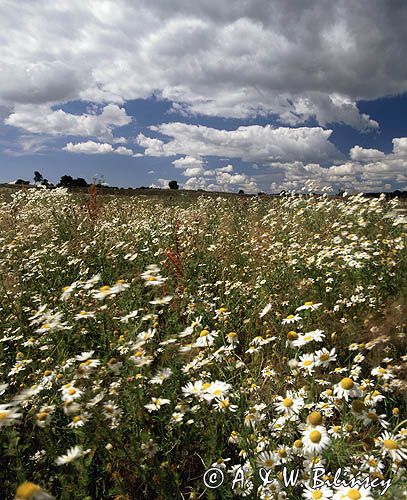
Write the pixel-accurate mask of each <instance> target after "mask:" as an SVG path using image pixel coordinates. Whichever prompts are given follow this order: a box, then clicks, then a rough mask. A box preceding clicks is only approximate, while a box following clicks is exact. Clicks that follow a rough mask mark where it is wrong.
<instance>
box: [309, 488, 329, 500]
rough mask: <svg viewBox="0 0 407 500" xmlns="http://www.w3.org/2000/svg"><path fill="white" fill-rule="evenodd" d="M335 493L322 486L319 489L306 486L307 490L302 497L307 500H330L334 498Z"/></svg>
mask: <svg viewBox="0 0 407 500" xmlns="http://www.w3.org/2000/svg"><path fill="white" fill-rule="evenodd" d="M332 495H333V491H332V490H331V489H329V488H328V487H327V486H321V487H320V488H318V489H312V488H311V487H310V486H308V485H305V490H304V492H303V494H302V496H303V497H304V498H305V499H306V500H329V499H330V498H332Z"/></svg>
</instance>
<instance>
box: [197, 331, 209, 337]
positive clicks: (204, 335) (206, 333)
mask: <svg viewBox="0 0 407 500" xmlns="http://www.w3.org/2000/svg"><path fill="white" fill-rule="evenodd" d="M207 335H209V331H208V330H202V332H201V333H200V334H199V336H200V337H206V336H207Z"/></svg>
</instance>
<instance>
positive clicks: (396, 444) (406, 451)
mask: <svg viewBox="0 0 407 500" xmlns="http://www.w3.org/2000/svg"><path fill="white" fill-rule="evenodd" d="M402 439H403V437H402V436H401V435H397V436H395V435H394V434H391V433H390V432H387V431H385V432H384V433H383V434H382V435H381V436H380V437H379V438H378V440H377V441H378V444H379V445H380V446H381V449H380V452H381V454H382V455H383V456H385V455H388V456H390V458H391V459H392V460H393V461H397V460H399V461H402V460H407V448H406V447H403V446H402V443H401V441H402Z"/></svg>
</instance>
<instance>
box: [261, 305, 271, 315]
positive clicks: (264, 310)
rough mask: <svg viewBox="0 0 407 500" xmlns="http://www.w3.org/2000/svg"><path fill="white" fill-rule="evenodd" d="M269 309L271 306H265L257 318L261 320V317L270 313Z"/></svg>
mask: <svg viewBox="0 0 407 500" xmlns="http://www.w3.org/2000/svg"><path fill="white" fill-rule="evenodd" d="M270 309H271V304H267V305H266V306H265V307H264V309H263V310H262V311H261V313H260V314H259V317H260V318H262V317H263V316H265V315H266V314H267V313H268V312H269V311H270Z"/></svg>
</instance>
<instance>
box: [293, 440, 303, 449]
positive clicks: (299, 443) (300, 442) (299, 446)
mask: <svg viewBox="0 0 407 500" xmlns="http://www.w3.org/2000/svg"><path fill="white" fill-rule="evenodd" d="M294 446H295V447H296V448H302V446H303V444H302V441H301V439H296V440H295V441H294Z"/></svg>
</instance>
